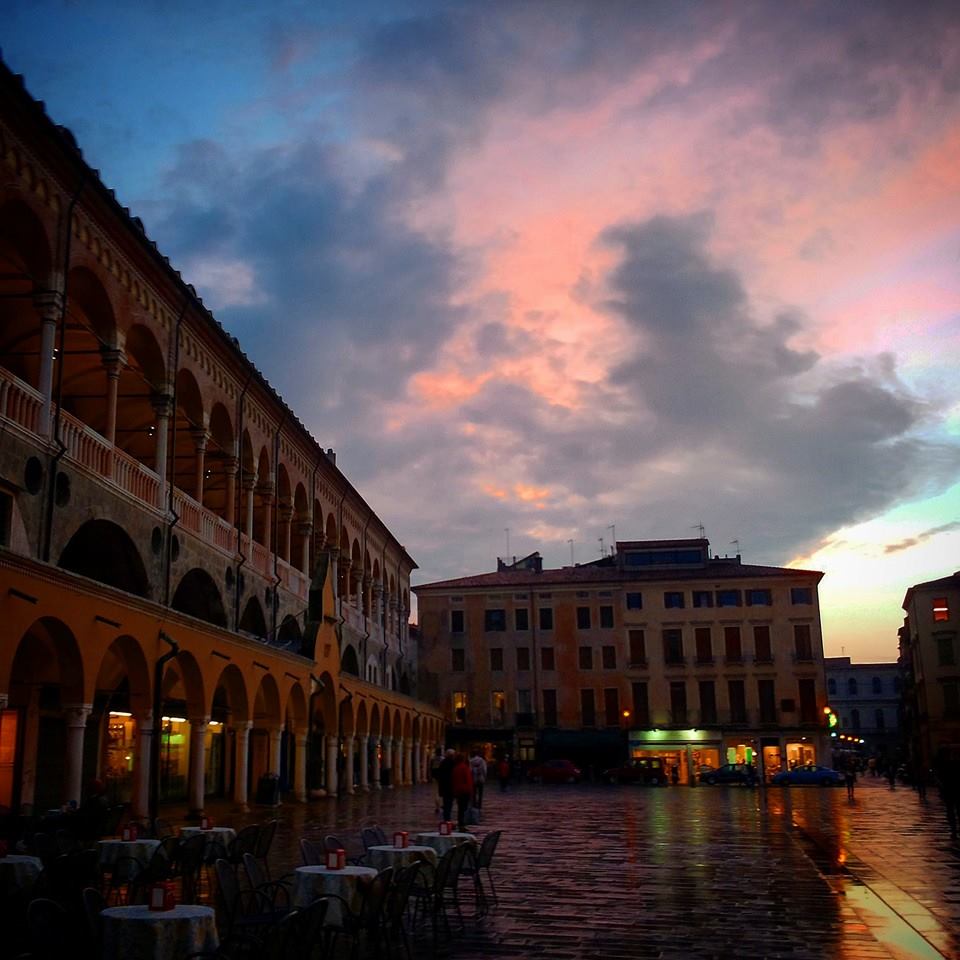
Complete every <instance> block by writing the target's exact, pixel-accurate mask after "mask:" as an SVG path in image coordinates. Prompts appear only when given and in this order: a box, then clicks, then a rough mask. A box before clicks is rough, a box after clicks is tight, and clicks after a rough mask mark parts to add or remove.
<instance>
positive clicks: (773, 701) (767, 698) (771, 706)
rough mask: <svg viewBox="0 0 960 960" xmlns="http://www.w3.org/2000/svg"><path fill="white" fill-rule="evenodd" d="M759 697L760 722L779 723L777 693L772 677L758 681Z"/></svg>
mask: <svg viewBox="0 0 960 960" xmlns="http://www.w3.org/2000/svg"><path fill="white" fill-rule="evenodd" d="M757 695H758V697H759V699H760V722H761V723H776V722H777V691H776V688H775V685H774V681H773V678H772V677H761V678H760V679H759V680H758V681H757Z"/></svg>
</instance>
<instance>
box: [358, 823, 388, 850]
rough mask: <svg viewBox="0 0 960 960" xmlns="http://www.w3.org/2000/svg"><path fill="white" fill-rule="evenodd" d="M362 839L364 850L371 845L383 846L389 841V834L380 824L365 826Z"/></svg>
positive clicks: (361, 834)
mask: <svg viewBox="0 0 960 960" xmlns="http://www.w3.org/2000/svg"><path fill="white" fill-rule="evenodd" d="M360 839H361V840H362V841H363V849H364V852H366V851H367V850H369V849H370V848H371V847H382V846H385V845H386V844H387V843H388V840H387V835H386V834H385V833H384V832H383V830H382V828H380V827H378V826H372V827H364V828H363V830H362V831H361V833H360Z"/></svg>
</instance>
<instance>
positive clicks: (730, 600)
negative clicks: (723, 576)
mask: <svg viewBox="0 0 960 960" xmlns="http://www.w3.org/2000/svg"><path fill="white" fill-rule="evenodd" d="M740 605H741V603H740V591H739V590H718V591H717V606H718V607H739V606H740Z"/></svg>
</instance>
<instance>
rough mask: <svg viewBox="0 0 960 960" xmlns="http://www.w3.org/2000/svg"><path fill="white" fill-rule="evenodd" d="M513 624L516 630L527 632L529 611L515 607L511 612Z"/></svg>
mask: <svg viewBox="0 0 960 960" xmlns="http://www.w3.org/2000/svg"><path fill="white" fill-rule="evenodd" d="M513 622H514V626H515V627H516V629H517V630H529V629H530V611H529V610H528V609H527V608H526V607H517V609H516V610H514V611H513Z"/></svg>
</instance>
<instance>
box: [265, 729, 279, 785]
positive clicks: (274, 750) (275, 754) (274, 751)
mask: <svg viewBox="0 0 960 960" xmlns="http://www.w3.org/2000/svg"><path fill="white" fill-rule="evenodd" d="M269 737H270V748H269V757H268V758H267V770H268V771H269V772H270V773H275V774H276V775H277V776H278V777H279V776H280V744H281V742H282V740H283V727H274V728H273V729H272V730H271V731H270V733H269Z"/></svg>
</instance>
